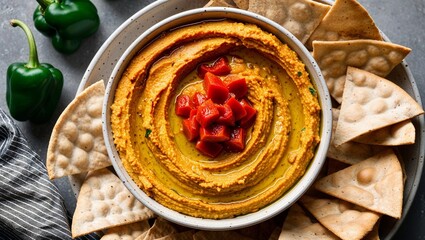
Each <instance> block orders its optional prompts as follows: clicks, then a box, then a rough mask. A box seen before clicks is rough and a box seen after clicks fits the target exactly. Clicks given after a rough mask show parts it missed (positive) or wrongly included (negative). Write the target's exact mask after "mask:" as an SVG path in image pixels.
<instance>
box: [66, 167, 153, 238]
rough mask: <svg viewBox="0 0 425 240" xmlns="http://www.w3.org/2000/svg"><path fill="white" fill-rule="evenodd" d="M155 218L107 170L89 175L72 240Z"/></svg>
mask: <svg viewBox="0 0 425 240" xmlns="http://www.w3.org/2000/svg"><path fill="white" fill-rule="evenodd" d="M153 216H154V214H153V212H152V211H150V210H149V209H148V208H146V207H145V206H144V205H143V204H141V203H140V202H139V201H138V200H137V199H136V198H135V197H134V196H133V195H132V194H131V193H130V191H129V190H128V189H127V188H126V187H125V186H124V184H123V183H122V182H121V180H120V179H119V178H118V177H117V176H116V175H114V174H113V173H112V172H111V171H109V170H108V169H107V168H103V169H100V170H96V171H92V172H89V174H87V178H86V180H85V181H84V183H83V185H82V186H81V191H80V194H79V195H78V199H77V206H76V208H75V212H74V217H73V219H72V237H73V238H75V237H79V236H82V235H85V234H88V233H91V232H95V231H99V230H102V229H107V228H112V227H117V226H121V225H125V224H130V223H134V222H139V221H143V220H146V219H149V218H152V217H153Z"/></svg>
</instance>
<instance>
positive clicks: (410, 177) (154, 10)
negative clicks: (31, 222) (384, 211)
mask: <svg viewBox="0 0 425 240" xmlns="http://www.w3.org/2000/svg"><path fill="white" fill-rule="evenodd" d="M207 2H208V0H197V1H187V0H158V1H156V2H154V3H152V4H150V5H148V6H147V7H145V8H143V9H142V10H140V11H139V12H137V13H136V14H134V15H133V16H131V17H130V18H129V19H128V20H127V21H125V22H124V23H123V24H122V25H121V26H120V27H119V28H117V29H116V30H115V31H114V32H113V33H112V34H111V36H110V37H109V38H108V39H107V40H106V42H105V43H104V44H103V45H102V47H101V48H100V49H99V51H98V52H97V54H96V55H95V57H94V58H93V60H92V61H91V63H90V65H89V67H88V68H87V70H86V72H85V74H84V76H83V79H82V81H81V83H80V85H79V88H78V91H77V94H78V93H80V92H81V91H82V90H84V89H85V88H86V87H88V86H89V85H91V84H93V83H94V82H97V81H98V80H100V79H103V80H105V84H106V81H107V80H108V78H109V76H110V74H111V72H112V70H113V67H114V65H115V64H116V62H117V61H118V59H119V58H120V56H121V55H122V54H123V53H124V51H125V50H126V49H127V47H128V46H129V45H130V44H131V43H132V42H133V41H134V40H135V39H136V38H137V37H138V36H139V35H140V34H142V33H143V32H144V31H145V30H147V29H148V28H149V27H150V26H152V25H154V24H155V23H157V22H159V21H161V20H162V19H164V18H167V17H169V16H172V15H174V14H176V13H179V12H182V11H185V10H189V9H193V8H197V7H202V6H204V5H205V4H206V3H207ZM322 2H324V3H328V4H332V1H330V0H323V1H322ZM386 40H388V39H386ZM413 51H414V49H413ZM387 78H388V79H390V80H392V81H394V82H395V83H397V84H398V85H399V86H401V87H402V88H403V89H404V90H406V91H407V92H408V93H409V94H410V95H411V96H413V97H414V98H415V99H416V100H417V101H418V102H419V103H421V98H420V95H419V91H418V89H417V85H416V83H415V81H414V79H413V76H412V74H411V72H410V70H409V68H408V65H407V64H406V63H405V62H403V63H402V64H400V65H399V66H397V67H396V68H395V69H394V70H393V71H392V72H391V74H390V75H389V76H388V77H387ZM413 123H414V125H415V127H416V135H417V137H416V143H415V144H414V145H409V146H402V147H399V148H398V150H399V153H400V156H401V158H402V161H403V164H404V167H405V170H406V176H407V179H406V183H405V190H404V202H403V204H404V206H403V215H402V218H401V219H400V220H398V221H395V220H394V219H391V218H389V217H384V218H383V219H382V221H381V227H380V229H381V232H380V237H381V239H391V238H392V237H393V236H394V234H395V233H396V231H397V230H398V228H399V227H400V224H401V223H402V221H403V219H404V218H405V217H406V215H407V212H408V210H409V208H410V206H411V204H412V201H413V199H414V197H415V194H416V190H417V187H418V185H419V181H420V177H421V174H422V168H423V161H424V148H425V145H424V140H425V130H424V117H423V116H420V117H417V118H415V119H414V120H413ZM83 178H84V174H83V175H76V176H71V177H69V181H70V183H71V186H72V190H73V192H74V194H75V196H77V194H78V192H79V190H80V187H81V184H82V179H83Z"/></svg>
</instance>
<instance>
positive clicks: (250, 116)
mask: <svg viewBox="0 0 425 240" xmlns="http://www.w3.org/2000/svg"><path fill="white" fill-rule="evenodd" d="M241 104H242V106H243V108H244V109H245V111H246V115H245V117H243V118H241V120H240V126H241V127H243V128H245V129H247V128H249V127H251V126H252V124H254V121H255V117H256V116H257V110H256V109H255V108H253V107H252V106H251V104H250V103H249V102H248V101H247V100H246V99H242V101H241Z"/></svg>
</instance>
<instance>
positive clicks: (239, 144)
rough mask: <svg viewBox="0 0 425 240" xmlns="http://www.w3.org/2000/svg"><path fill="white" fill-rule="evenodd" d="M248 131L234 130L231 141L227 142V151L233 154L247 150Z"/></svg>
mask: <svg viewBox="0 0 425 240" xmlns="http://www.w3.org/2000/svg"><path fill="white" fill-rule="evenodd" d="M245 137H246V131H245V129H243V128H240V127H238V128H234V129H232V130H231V132H230V139H229V141H227V142H225V145H226V149H227V150H228V151H231V152H241V151H243V150H244V149H245Z"/></svg>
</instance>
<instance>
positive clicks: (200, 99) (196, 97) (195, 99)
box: [192, 92, 207, 108]
mask: <svg viewBox="0 0 425 240" xmlns="http://www.w3.org/2000/svg"><path fill="white" fill-rule="evenodd" d="M206 100H207V96H205V94H202V93H200V92H195V93H194V94H193V96H192V105H193V107H195V108H196V107H198V106H200V105H201V104H202V103H204V102H205V101H206Z"/></svg>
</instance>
